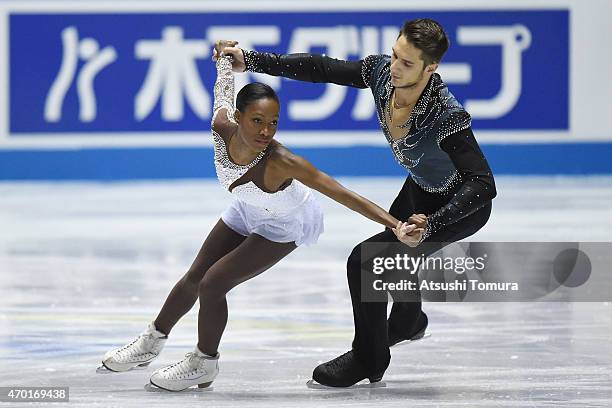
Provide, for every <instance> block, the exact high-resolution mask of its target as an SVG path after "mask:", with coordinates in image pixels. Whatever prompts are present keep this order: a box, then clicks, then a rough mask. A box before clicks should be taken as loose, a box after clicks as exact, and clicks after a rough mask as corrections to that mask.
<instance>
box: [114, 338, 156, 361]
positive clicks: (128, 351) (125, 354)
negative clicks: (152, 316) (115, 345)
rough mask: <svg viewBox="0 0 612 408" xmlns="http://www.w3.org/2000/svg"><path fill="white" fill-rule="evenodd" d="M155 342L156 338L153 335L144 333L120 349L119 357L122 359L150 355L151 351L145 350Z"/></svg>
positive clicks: (118, 351)
mask: <svg viewBox="0 0 612 408" xmlns="http://www.w3.org/2000/svg"><path fill="white" fill-rule="evenodd" d="M153 340H155V337H154V336H153V334H152V333H143V334H141V335H140V336H138V337H137V338H136V339H135V340H134V341H132V342H131V343H128V344H126V345H125V346H123V347H121V348H120V349H118V350H117V355H118V356H119V357H121V358H133V357H136V356H138V355H141V354H145V353H150V351H149V350H145V346H146V345H148V344H150V343H151V342H152V341H153Z"/></svg>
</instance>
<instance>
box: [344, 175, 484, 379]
mask: <svg viewBox="0 0 612 408" xmlns="http://www.w3.org/2000/svg"><path fill="white" fill-rule="evenodd" d="M452 194H454V192H451V193H449V194H447V195H446V196H443V195H440V194H435V193H427V192H425V191H424V190H422V189H421V188H420V187H419V186H418V185H417V184H416V183H415V182H414V181H413V180H412V179H411V178H410V177H408V178H407V179H406V182H405V183H404V185H403V186H402V189H401V191H400V192H399V194H398V196H397V198H396V199H395V201H394V202H393V204H392V205H391V209H390V210H389V213H390V214H391V215H393V216H394V217H395V218H397V219H399V220H403V221H405V220H407V219H408V217H410V216H411V215H412V214H419V213H422V214H432V213H434V212H435V211H437V210H438V209H439V208H441V207H442V206H444V205H445V204H446V203H447V202H448V201H449V200H450V195H452ZM490 214H491V204H490V203H489V204H488V205H486V206H484V207H482V208H481V209H479V210H478V211H476V212H475V213H473V214H471V215H469V216H468V217H465V218H464V219H462V220H460V221H458V222H457V223H455V224H452V225H450V226H449V227H448V228H445V229H443V230H440V231H438V232H436V233H434V234H432V235H431V236H430V237H429V238H428V239H427V240H426V241H424V242H423V243H422V244H421V245H419V246H418V247H416V248H410V247H408V246H404V247H403V253H407V254H408V255H409V256H410V254H414V255H415V256H420V255H421V254H424V255H425V256H428V255H431V254H433V253H435V252H437V251H438V250H440V249H442V248H443V247H444V246H445V245H448V244H450V243H452V242H455V241H459V240H461V239H464V238H466V237H469V236H470V235H472V234H474V233H475V232H476V231H478V230H479V229H480V228H482V227H483V226H484V225H485V224H486V222H487V221H488V219H489V216H490ZM376 242H379V243H392V242H397V238H396V237H395V234H394V233H393V232H392V231H391V230H389V229H386V230H385V231H383V232H381V233H379V234H376V235H374V236H372V237H370V238H368V239H367V240H365V241H363V242H361V243H360V244H358V245H357V246H356V247H355V248H353V251H352V252H351V255H350V256H349V258H348V261H347V277H348V284H349V290H350V293H351V301H352V304H353V318H354V322H355V337H354V339H353V350H354V352H355V354H356V356H357V358H358V359H359V360H360V361H361V362H362V363H363V364H365V366H366V367H367V368H368V369H369V370H370V371H371V372H372V374H375V373H376V374H377V373H382V372H384V371H385V370H386V369H387V367H388V366H389V362H390V360H391V355H390V352H389V347H388V330H389V327H391V329H392V330H394V331H395V332H396V333H398V334H400V335H402V336H404V337H411V336H412V335H413V334H415V333H416V332H417V331H418V329H419V327H420V324H421V323H420V322H421V320H422V319H423V317H422V316H421V315H422V311H421V301H420V295H419V299H417V300H416V301H411V302H399V301H394V302H393V306H392V309H391V313H390V315H389V319H388V320H387V303H386V302H365V301H362V299H361V295H362V291H361V289H362V288H361V284H362V276H361V269H362V259H361V251H362V245H364V244H366V245H367V244H368V243H376ZM368 252H370V251H368ZM417 252H418V255H417ZM414 276H415V277H416V275H414Z"/></svg>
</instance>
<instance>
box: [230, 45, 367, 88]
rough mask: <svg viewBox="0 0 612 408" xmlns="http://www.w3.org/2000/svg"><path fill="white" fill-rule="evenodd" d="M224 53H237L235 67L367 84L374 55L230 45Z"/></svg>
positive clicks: (305, 78) (314, 79)
mask: <svg viewBox="0 0 612 408" xmlns="http://www.w3.org/2000/svg"><path fill="white" fill-rule="evenodd" d="M223 54H225V55H232V56H233V57H234V65H233V69H234V71H237V72H243V71H251V72H259V73H263V74H268V75H273V76H282V77H285V78H290V79H296V80H298V81H307V82H321V83H333V84H338V85H346V86H352V87H355V88H367V87H368V85H369V79H370V78H369V75H370V74H371V66H372V64H374V60H373V58H372V57H374V56H369V57H366V58H365V59H363V60H359V61H345V60H339V59H335V58H330V57H327V56H325V55H318V54H307V53H300V54H275V53H271V52H257V51H250V50H243V49H241V48H238V47H227V48H225V49H223Z"/></svg>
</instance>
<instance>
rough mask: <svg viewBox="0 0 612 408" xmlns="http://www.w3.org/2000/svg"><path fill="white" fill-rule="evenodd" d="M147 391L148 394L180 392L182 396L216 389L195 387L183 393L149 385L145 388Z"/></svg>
mask: <svg viewBox="0 0 612 408" xmlns="http://www.w3.org/2000/svg"><path fill="white" fill-rule="evenodd" d="M144 389H145V391H147V392H161V393H164V392H165V393H174V392H180V393H181V394H199V393H201V392H208V391H212V390H213V389H214V387H211V386H208V387H204V388H200V387H198V386H194V387H189V388H187V389H184V390H182V391H170V390H166V389H164V388H159V387H157V386H155V385H153V384H151V383H147V384H145V386H144Z"/></svg>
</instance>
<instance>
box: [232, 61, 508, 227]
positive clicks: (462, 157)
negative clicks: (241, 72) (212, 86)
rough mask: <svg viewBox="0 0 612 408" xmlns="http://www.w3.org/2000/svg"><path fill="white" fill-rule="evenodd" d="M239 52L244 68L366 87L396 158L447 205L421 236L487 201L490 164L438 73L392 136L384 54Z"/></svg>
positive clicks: (465, 115) (491, 193)
mask: <svg viewBox="0 0 612 408" xmlns="http://www.w3.org/2000/svg"><path fill="white" fill-rule="evenodd" d="M243 52H244V57H245V63H246V69H247V70H248V71H252V72H260V73H265V74H269V75H274V76H283V77H286V78H291V79H296V80H300V81H308V82H318V83H334V84H338V85H346V86H351V87H355V88H370V89H371V90H372V93H373V96H374V100H375V104H376V112H377V115H378V119H379V122H380V125H381V128H382V130H383V132H384V134H385V137H386V138H387V141H388V142H389V145H390V146H391V148H392V150H393V154H394V156H395V158H396V160H397V161H398V162H399V163H400V164H401V165H402V166H404V167H405V168H407V169H408V170H409V171H410V175H411V177H412V179H413V180H414V181H415V182H416V184H417V185H419V186H420V187H421V188H422V189H423V190H425V191H427V192H429V193H435V194H440V195H443V196H448V202H447V204H446V205H444V206H443V207H442V208H440V209H439V210H438V211H436V212H435V213H434V214H431V215H429V216H428V228H427V230H426V233H425V236H424V238H427V237H428V236H429V235H431V234H432V233H433V232H435V231H437V230H439V229H441V228H443V227H445V226H447V225H450V224H453V223H455V222H457V221H459V220H461V219H463V218H464V217H467V216H468V215H470V214H472V213H474V212H475V211H477V210H478V209H480V208H482V207H483V206H485V205H488V204H489V203H490V202H491V200H492V199H493V198H494V197H495V196H496V190H495V182H494V180H493V175H492V173H491V169H490V168H489V165H488V163H487V161H486V159H485V157H484V156H483V154H482V151H481V150H480V147H479V146H478V143H477V142H476V139H475V138H474V134H473V132H472V130H471V118H470V115H469V114H468V113H467V112H466V111H465V110H464V109H463V107H462V106H461V105H460V104H459V102H458V101H457V100H456V99H455V98H454V96H453V95H452V94H451V93H450V92H449V91H448V88H447V87H446V85H445V84H444V82H443V81H442V79H441V78H440V76H439V75H438V74H434V75H432V77H431V79H430V81H429V83H428V84H427V87H426V88H425V90H424V91H423V93H422V94H421V96H420V97H419V100H418V101H417V104H416V105H415V108H414V109H413V112H412V114H411V115H410V118H409V120H408V122H407V123H406V124H405V125H403V126H402V127H405V128H406V129H407V132H406V136H405V137H403V138H401V139H399V140H393V138H392V137H391V133H390V132H389V129H388V128H387V124H386V121H385V112H386V111H387V112H388V110H389V109H390V104H391V94H392V90H393V86H392V85H391V77H390V72H389V67H390V57H389V56H387V55H370V56H368V57H366V58H364V59H363V60H359V61H344V60H338V59H334V58H330V57H326V56H322V55H316V54H287V55H280V54H274V53H261V52H256V51H247V50H244V51H243Z"/></svg>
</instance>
